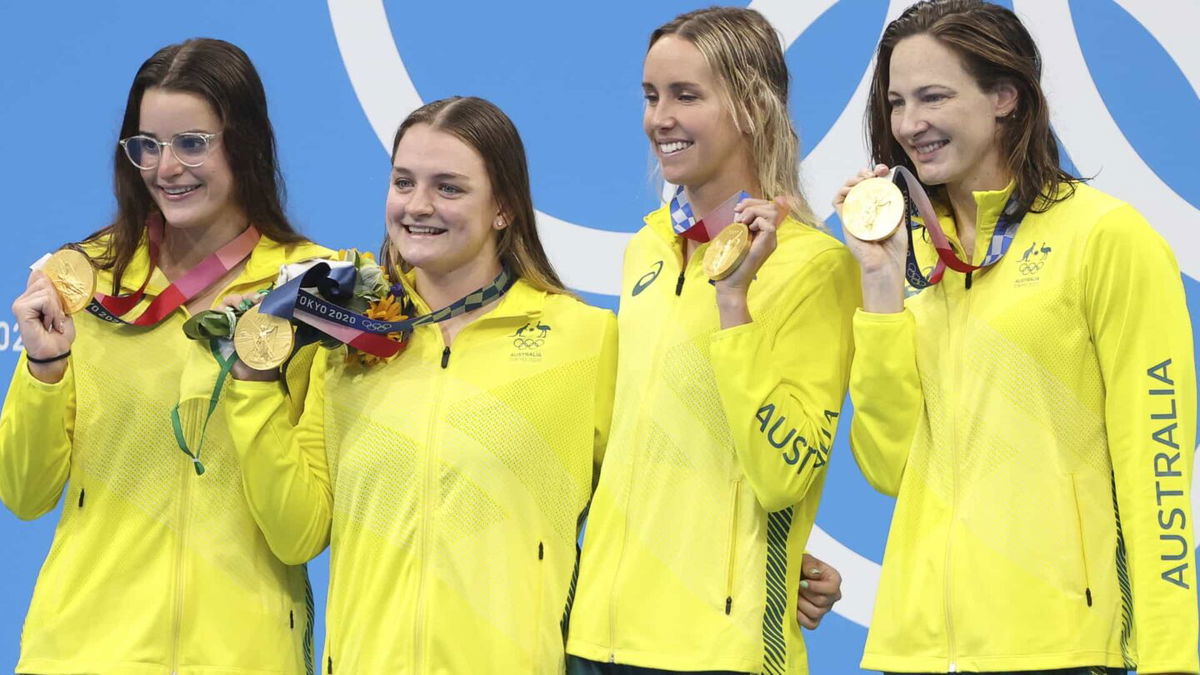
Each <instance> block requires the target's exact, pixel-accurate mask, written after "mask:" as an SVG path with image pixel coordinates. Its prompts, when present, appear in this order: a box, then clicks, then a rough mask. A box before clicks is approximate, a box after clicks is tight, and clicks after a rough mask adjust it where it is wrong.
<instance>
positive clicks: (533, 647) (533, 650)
mask: <svg viewBox="0 0 1200 675" xmlns="http://www.w3.org/2000/svg"><path fill="white" fill-rule="evenodd" d="M545 559H546V547H545V543H544V542H541V541H539V542H538V547H537V584H536V585H535V587H536V588H537V600H536V601H535V602H534V607H536V608H537V609H536V611H535V612H534V614H533V638H532V641H531V643H530V645H529V647H530V648H529V656H530V664H529V672H531V673H536V672H537V671H538V667H537V666H538V654H539V653H540V652H541V650H540V647H541V637H542V635H541V633H542V631H541V625H542V610H543V603H542V596H544V595H545V594H546V570H545V567H544V565H543V562H544V561H545Z"/></svg>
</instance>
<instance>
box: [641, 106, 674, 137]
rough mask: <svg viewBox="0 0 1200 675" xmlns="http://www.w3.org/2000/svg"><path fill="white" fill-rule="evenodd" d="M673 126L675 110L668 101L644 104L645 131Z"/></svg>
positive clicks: (662, 129)
mask: <svg viewBox="0 0 1200 675" xmlns="http://www.w3.org/2000/svg"><path fill="white" fill-rule="evenodd" d="M674 126H675V111H674V109H673V108H672V107H671V104H670V102H668V101H659V102H658V104H657V105H647V106H646V131H649V132H653V131H664V130H666V129H670V128H672V127H674Z"/></svg>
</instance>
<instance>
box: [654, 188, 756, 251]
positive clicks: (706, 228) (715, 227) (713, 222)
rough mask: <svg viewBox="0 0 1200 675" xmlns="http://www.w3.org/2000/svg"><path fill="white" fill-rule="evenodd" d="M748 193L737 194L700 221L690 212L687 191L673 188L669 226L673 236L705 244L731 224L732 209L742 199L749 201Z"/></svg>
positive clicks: (690, 204) (690, 203)
mask: <svg viewBox="0 0 1200 675" xmlns="http://www.w3.org/2000/svg"><path fill="white" fill-rule="evenodd" d="M749 198H750V193H748V192H744V191H743V192H739V193H737V194H735V195H734V196H732V197H730V198H729V199H726V200H725V201H724V202H722V203H721V205H720V206H718V207H716V208H715V209H713V210H712V211H711V212H710V213H707V214H705V216H704V217H703V218H701V219H700V220H696V215H695V213H694V212H693V211H692V202H691V200H689V199H688V196H687V190H685V189H684V187H683V186H682V185H680V186H679V187H677V188H675V196H674V197H671V226H672V227H673V228H674V229H675V234H678V235H680V236H681V237H686V238H688V239H691V240H693V241H698V242H700V243H702V244H703V243H705V242H707V241H711V240H712V238H713V237H715V236H717V234H718V233H719V232H720V231H721V230H723V229H725V228H726V227H728V226H729V224H730V223H732V222H733V207H735V206H737V204H738V202H740V201H742V200H743V199H749Z"/></svg>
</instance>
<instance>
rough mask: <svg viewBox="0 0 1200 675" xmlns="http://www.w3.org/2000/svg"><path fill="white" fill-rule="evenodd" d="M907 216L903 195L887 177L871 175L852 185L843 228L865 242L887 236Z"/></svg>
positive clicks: (847, 200)
mask: <svg viewBox="0 0 1200 675" xmlns="http://www.w3.org/2000/svg"><path fill="white" fill-rule="evenodd" d="M903 217H904V195H903V194H901V193H900V188H898V187H896V184H895V183H893V182H892V181H891V180H890V179H887V178H868V179H866V180H864V181H863V182H861V183H859V184H857V185H855V186H854V187H852V188H850V193H849V194H847V195H846V201H845V202H844V203H843V204H842V227H843V228H845V230H846V231H847V232H849V233H850V234H852V235H854V236H855V238H857V239H861V240H863V241H879V240H881V239H887V238H888V237H889V236H891V234H892V233H893V232H895V231H896V228H897V227H899V226H900V220H901V219H902V218H903Z"/></svg>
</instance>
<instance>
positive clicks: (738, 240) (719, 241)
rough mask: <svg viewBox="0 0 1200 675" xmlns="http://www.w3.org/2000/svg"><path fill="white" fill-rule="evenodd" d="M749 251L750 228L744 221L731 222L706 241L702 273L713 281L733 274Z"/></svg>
mask: <svg viewBox="0 0 1200 675" xmlns="http://www.w3.org/2000/svg"><path fill="white" fill-rule="evenodd" d="M749 251H750V230H749V228H747V227H746V225H745V224H744V223H732V224H730V225H729V226H728V227H726V228H725V229H723V230H721V232H720V234H718V235H717V236H715V237H713V240H712V241H710V242H709V243H708V250H707V251H705V252H704V263H703V267H704V273H705V274H706V275H708V278H709V279H712V280H713V281H720V280H721V279H724V278H725V277H727V276H729V275H730V274H733V271H734V270H735V269H737V266H738V265H740V264H742V261H743V260H745V259H746V254H747V253H748V252H749Z"/></svg>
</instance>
